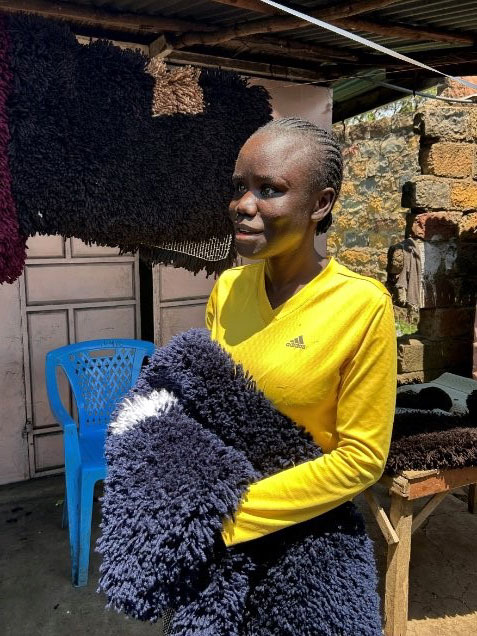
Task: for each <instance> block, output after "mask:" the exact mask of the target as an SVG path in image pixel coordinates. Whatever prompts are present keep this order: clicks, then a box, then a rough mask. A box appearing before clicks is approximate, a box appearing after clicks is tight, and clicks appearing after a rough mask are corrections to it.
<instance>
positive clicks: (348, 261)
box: [339, 247, 374, 269]
mask: <svg viewBox="0 0 477 636" xmlns="http://www.w3.org/2000/svg"><path fill="white" fill-rule="evenodd" d="M373 256H374V250H371V249H369V248H367V247H361V248H358V247H355V248H350V249H347V250H343V251H342V252H341V254H340V258H339V260H340V262H342V263H343V264H344V265H346V266H347V267H349V268H350V269H354V268H356V269H359V268H362V267H363V266H364V265H368V264H369V263H370V262H371V261H372V260H373Z"/></svg>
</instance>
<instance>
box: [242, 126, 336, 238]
mask: <svg viewBox="0 0 477 636" xmlns="http://www.w3.org/2000/svg"><path fill="white" fill-rule="evenodd" d="M264 132H266V133H268V134H273V135H275V134H276V135H279V134H289V135H299V136H300V137H302V138H303V139H305V140H306V141H307V142H308V144H309V146H310V148H311V150H312V152H313V160H314V163H315V166H316V167H315V169H314V170H313V175H312V179H313V182H312V183H313V186H314V187H317V188H319V189H320V190H324V189H325V188H333V190H334V191H335V193H336V197H335V201H336V199H337V198H338V195H339V193H340V190H341V183H342V181H343V156H342V154H341V148H340V145H339V143H338V140H337V139H336V137H335V135H334V134H333V133H330V132H328V131H327V130H325V129H324V128H320V127H319V126H316V125H315V124H312V123H311V122H310V121H307V120H306V119H300V118H298V117H283V118H281V119H273V120H272V121H270V122H268V123H267V124H265V126H262V127H261V128H259V129H258V130H257V131H256V132H255V133H254V135H253V136H255V135H257V134H259V133H264ZM332 221H333V217H332V215H331V211H330V212H329V214H327V215H326V216H325V218H324V219H322V220H321V221H320V222H319V223H318V225H317V226H316V233H317V234H324V233H325V232H327V230H328V229H329V227H330V225H331V223H332Z"/></svg>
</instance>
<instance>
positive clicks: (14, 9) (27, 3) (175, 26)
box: [0, 0, 215, 33]
mask: <svg viewBox="0 0 477 636" xmlns="http://www.w3.org/2000/svg"><path fill="white" fill-rule="evenodd" d="M0 11H4V12H6V13H19V12H25V13H33V14H36V15H41V16H44V17H46V18H55V19H57V20H67V21H68V22H73V23H77V24H78V23H79V24H82V25H85V24H88V25H90V26H100V27H101V28H104V29H110V30H112V31H114V30H116V31H133V32H135V33H162V32H163V31H172V32H175V33H183V32H185V31H187V32H189V31H200V32H203V31H215V27H211V26H209V25H207V24H201V23H197V22H193V21H191V20H179V19H177V18H165V17H159V16H149V15H136V14H135V13H113V12H110V11H105V10H103V9H95V8H92V7H85V6H79V5H73V4H67V3H65V2H49V1H48V0H0Z"/></svg>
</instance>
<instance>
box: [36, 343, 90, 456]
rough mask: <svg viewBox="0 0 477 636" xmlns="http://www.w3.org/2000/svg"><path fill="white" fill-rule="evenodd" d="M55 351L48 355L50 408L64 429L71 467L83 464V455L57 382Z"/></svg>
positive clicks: (66, 450) (65, 444) (66, 449)
mask: <svg viewBox="0 0 477 636" xmlns="http://www.w3.org/2000/svg"><path fill="white" fill-rule="evenodd" d="M54 353H55V352H54V351H52V352H50V353H48V354H47V355H46V364H45V372H46V391H47V394H48V401H49V403H50V408H51V411H52V413H53V415H54V416H55V418H56V420H57V421H58V423H59V424H60V425H61V427H62V429H63V443H64V446H65V462H66V463H67V464H69V465H70V466H71V467H73V466H75V467H77V466H79V465H80V464H81V454H80V447H79V440H78V429H77V426H76V422H75V421H74V419H73V418H72V417H71V415H70V414H69V413H68V411H67V410H66V409H65V407H64V406H63V402H62V401H61V396H60V393H59V391H58V384H57V382H56V367H57V365H58V363H57V360H56V358H55V356H54Z"/></svg>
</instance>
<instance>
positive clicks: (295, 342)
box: [287, 336, 305, 349]
mask: <svg viewBox="0 0 477 636" xmlns="http://www.w3.org/2000/svg"><path fill="white" fill-rule="evenodd" d="M287 347H296V348H297V349H304V348H305V343H304V342H303V336H298V338H292V339H291V340H290V342H287Z"/></svg>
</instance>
